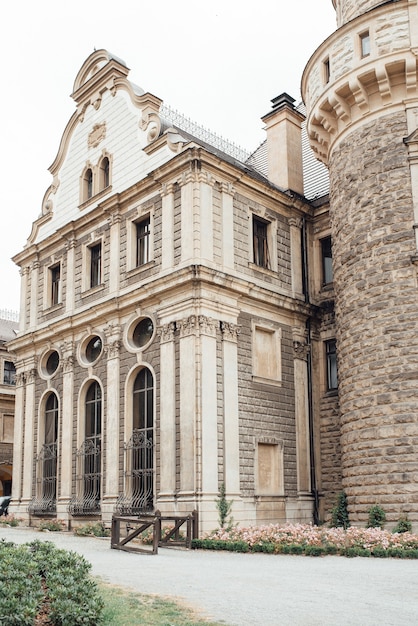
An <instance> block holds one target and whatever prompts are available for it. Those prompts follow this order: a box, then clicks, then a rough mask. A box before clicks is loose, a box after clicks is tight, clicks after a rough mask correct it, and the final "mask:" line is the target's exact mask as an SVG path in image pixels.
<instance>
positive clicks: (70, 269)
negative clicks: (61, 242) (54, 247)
mask: <svg viewBox="0 0 418 626" xmlns="http://www.w3.org/2000/svg"><path fill="white" fill-rule="evenodd" d="M76 245H77V240H76V239H75V238H71V239H68V240H67V242H66V246H65V247H66V250H67V271H66V275H65V279H66V290H65V310H66V312H67V313H68V314H69V313H71V312H72V311H74V306H75V283H74V279H75V248H76Z"/></svg>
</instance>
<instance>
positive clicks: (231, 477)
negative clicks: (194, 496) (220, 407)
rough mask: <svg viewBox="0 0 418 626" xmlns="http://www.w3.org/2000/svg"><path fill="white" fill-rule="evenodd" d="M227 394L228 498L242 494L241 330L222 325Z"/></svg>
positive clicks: (224, 379) (226, 485) (226, 466)
mask: <svg viewBox="0 0 418 626" xmlns="http://www.w3.org/2000/svg"><path fill="white" fill-rule="evenodd" d="M221 331H222V355H223V394H224V398H223V400H224V476H225V488H226V492H227V493H228V494H239V493H240V471H239V413H238V335H239V332H240V328H239V326H237V325H236V324H231V323H229V322H221Z"/></svg>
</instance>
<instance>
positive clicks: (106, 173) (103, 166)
mask: <svg viewBox="0 0 418 626" xmlns="http://www.w3.org/2000/svg"><path fill="white" fill-rule="evenodd" d="M109 185H110V163H109V159H108V158H107V157H104V158H103V159H102V161H101V163H100V189H106V187H109Z"/></svg>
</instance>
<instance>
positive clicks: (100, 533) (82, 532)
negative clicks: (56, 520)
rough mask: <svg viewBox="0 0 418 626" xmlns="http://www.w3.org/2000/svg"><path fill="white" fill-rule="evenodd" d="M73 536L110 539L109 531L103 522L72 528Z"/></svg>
mask: <svg viewBox="0 0 418 626" xmlns="http://www.w3.org/2000/svg"><path fill="white" fill-rule="evenodd" d="M74 534H75V535H77V536H78V537H87V536H89V535H90V536H93V537H110V530H109V529H108V528H106V526H105V525H104V524H103V522H91V523H89V524H84V526H78V527H77V528H74Z"/></svg>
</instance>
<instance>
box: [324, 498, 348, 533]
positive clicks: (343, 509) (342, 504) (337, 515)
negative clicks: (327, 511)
mask: <svg viewBox="0 0 418 626" xmlns="http://www.w3.org/2000/svg"><path fill="white" fill-rule="evenodd" d="M329 525H330V526H331V528H340V527H342V528H345V529H347V528H348V527H349V526H350V521H349V518H348V506H347V495H346V493H345V491H341V492H340V493H339V494H338V496H337V501H336V503H335V506H334V507H333V508H332V509H331V521H330V524H329Z"/></svg>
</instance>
